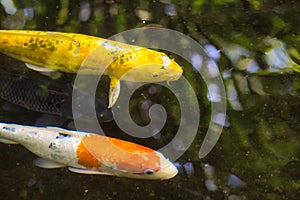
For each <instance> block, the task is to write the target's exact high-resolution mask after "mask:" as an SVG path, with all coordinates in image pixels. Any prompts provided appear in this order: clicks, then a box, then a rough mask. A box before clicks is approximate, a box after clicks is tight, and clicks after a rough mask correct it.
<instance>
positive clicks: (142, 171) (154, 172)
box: [77, 134, 178, 180]
mask: <svg viewBox="0 0 300 200" xmlns="http://www.w3.org/2000/svg"><path fill="white" fill-rule="evenodd" d="M79 146H80V148H78V149H79V150H78V152H77V153H78V159H79V164H81V165H82V166H85V167H87V168H89V169H93V170H98V171H100V172H105V173H110V174H111V175H114V176H119V177H127V178H136V179H152V180H166V179H170V178H173V177H174V176H176V175H177V173H178V170H177V168H176V167H175V166H174V165H173V163H172V162H171V161H169V160H168V159H167V158H165V157H164V155H163V154H162V153H160V152H158V151H155V150H153V149H150V148H148V147H145V146H142V145H139V144H136V143H132V142H128V141H124V140H120V139H116V138H110V137H106V136H100V135H96V134H91V135H88V136H86V137H84V138H83V139H82V142H81V145H79Z"/></svg>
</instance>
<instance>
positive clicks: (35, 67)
mask: <svg viewBox="0 0 300 200" xmlns="http://www.w3.org/2000/svg"><path fill="white" fill-rule="evenodd" d="M25 65H26V67H27V68H29V69H31V70H34V71H38V72H54V71H56V70H55V69H50V68H46V67H41V66H36V65H33V64H29V63H25Z"/></svg>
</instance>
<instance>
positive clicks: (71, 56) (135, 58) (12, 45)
mask: <svg viewBox="0 0 300 200" xmlns="http://www.w3.org/2000/svg"><path fill="white" fill-rule="evenodd" d="M0 52H1V53H3V54H6V55H8V56H11V57H13V58H15V59H18V60H21V61H23V62H25V63H28V64H29V65H28V66H30V67H31V68H35V69H37V68H38V67H44V68H48V69H53V70H60V71H63V72H70V73H77V72H78V70H79V68H80V72H82V73H85V74H99V73H100V72H103V74H105V75H108V76H109V77H110V91H109V107H112V106H113V105H114V103H115V102H116V100H117V98H118V96H119V92H120V80H126V81H134V82H160V81H175V80H178V79H179V78H180V77H181V75H182V69H181V67H180V66H179V65H178V64H177V63H176V62H175V61H174V60H173V59H170V58H169V57H168V56H167V55H166V54H164V53H162V52H158V51H154V50H150V49H147V48H143V47H139V46H134V45H129V44H125V43H120V42H116V41H112V40H107V39H103V38H99V37H94V36H89V35H83V34H75V33H62V32H46V31H26V30H0ZM38 69H40V68H38Z"/></svg>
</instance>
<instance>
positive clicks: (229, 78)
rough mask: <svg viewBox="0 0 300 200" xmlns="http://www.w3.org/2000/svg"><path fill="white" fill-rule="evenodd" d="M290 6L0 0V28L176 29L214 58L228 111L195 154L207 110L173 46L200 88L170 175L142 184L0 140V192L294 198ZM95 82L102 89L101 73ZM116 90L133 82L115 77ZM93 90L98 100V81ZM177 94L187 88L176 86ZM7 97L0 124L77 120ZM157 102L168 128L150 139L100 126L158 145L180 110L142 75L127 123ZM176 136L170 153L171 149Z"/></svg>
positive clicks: (295, 111) (297, 50) (295, 101)
mask: <svg viewBox="0 0 300 200" xmlns="http://www.w3.org/2000/svg"><path fill="white" fill-rule="evenodd" d="M299 15H300V3H299V2H297V1H271V0H267V1H263V3H262V2H260V1H254V0H249V1H242V0H241V1H237V0H236V1H235V0H230V1H229V0H228V1H208V2H204V1H200V0H194V1H182V2H181V3H179V2H177V1H143V0H140V1H129V0H124V1H122V0H120V1H110V0H106V1H105V0H94V1H79V0H62V1H58V0H55V1H25V0H24V1H23V0H21V1H11V0H6V1H1V6H0V27H1V29H22V30H23V29H34V30H45V31H61V32H73V33H83V34H89V35H94V36H99V37H103V38H106V37H110V36H112V35H114V34H117V33H119V32H122V31H125V30H129V29H133V28H137V27H145V26H150V27H164V28H169V29H172V30H176V31H179V32H182V33H183V34H186V35H188V36H190V37H191V38H193V39H194V40H196V41H197V42H198V43H199V44H201V45H202V46H203V47H204V48H205V49H206V51H207V53H208V54H209V55H210V56H211V59H212V60H215V61H216V63H217V66H218V68H219V70H220V73H221V75H222V79H223V82H224V85H225V88H226V93H227V97H222V98H225V99H226V100H227V113H226V123H225V125H224V128H223V131H222V134H221V137H220V139H219V140H218V143H217V144H216V146H215V147H214V149H213V150H212V151H211V152H210V153H209V154H208V155H207V156H206V157H204V158H202V159H200V158H199V156H198V153H199V149H200V146H201V144H202V141H203V138H204V136H205V133H206V132H207V129H208V125H209V121H210V116H211V115H210V114H211V113H210V112H211V99H210V98H208V96H207V87H208V86H207V85H206V84H205V82H204V81H203V79H202V77H201V76H200V75H199V74H198V73H196V70H195V68H193V66H192V65H191V64H189V63H187V62H186V61H184V60H183V59H182V58H180V57H179V56H176V55H172V56H174V57H175V59H176V61H177V62H178V63H179V64H180V65H181V66H183V70H184V74H183V75H184V77H186V79H187V80H188V81H189V82H190V84H191V85H192V87H193V89H194V91H195V93H196V95H197V98H198V102H199V107H200V116H201V120H200V126H199V129H198V132H197V136H196V138H195V139H194V140H193V143H192V145H191V146H190V147H189V148H188V150H187V151H185V153H184V154H183V155H182V156H181V157H180V158H179V159H178V160H176V165H177V166H178V168H179V174H178V175H177V176H176V177H175V178H173V179H171V180H167V181H147V180H133V179H126V178H118V177H107V176H96V175H81V174H75V173H72V172H69V171H68V170H67V169H66V168H63V169H51V170H50V169H41V168H38V167H36V166H34V165H33V163H32V160H33V159H35V158H36V156H35V155H33V154H32V153H30V152H28V151H27V150H26V149H25V148H23V147H22V146H19V145H6V144H2V143H1V144H0V152H1V153H0V160H1V162H0V177H1V178H0V199H3V200H4V199H74V200H75V199H125V198H126V199H144V200H146V199H162V200H164V199H165V200H167V199H206V200H208V199H230V200H236V199H276V200H277V199H278V200H279V199H298V198H299V196H300V188H299V186H300V174H299V169H300V161H299V155H300V148H299V142H300V138H299V132H300V126H299V122H300V115H299V113H300V74H299V72H300V66H299V65H300V39H299V38H300V16H299ZM194 64H195V63H194ZM194 66H195V65H194ZM0 69H1V70H0V72H1V71H5V72H8V73H12V74H16V75H20V76H23V77H24V76H26V77H32V78H41V75H40V74H39V73H38V72H33V71H31V70H29V69H27V68H26V67H25V65H24V64H23V63H22V62H19V61H16V60H14V59H12V58H9V57H7V56H4V55H2V54H1V55H0ZM1 76H2V75H0V77H1ZM74 78H75V75H73V74H65V73H60V72H55V73H52V74H51V75H50V76H44V77H43V79H47V81H50V82H53V84H54V83H60V84H62V83H63V84H71V83H72V82H73V81H74ZM103 81H104V82H103V84H104V85H106V87H107V84H108V80H107V79H105V80H103ZM122 87H123V88H124V87H130V84H126V83H122ZM0 88H1V86H0ZM6 89H9V88H6ZM97 95H98V97H100V98H101V99H103V101H106V100H107V88H106V89H104V90H101V91H97ZM183 95H187V96H188V95H189V94H188V92H187V91H184V92H183ZM6 100H7V99H6ZM6 100H5V99H3V97H2V98H0V122H11V123H18V124H30V125H56V126H62V127H65V128H74V124H73V123H72V117H69V116H67V117H66V116H57V115H51V113H43V112H36V111H34V110H32V109H31V108H24V107H22V106H20V105H19V106H18V105H15V104H14V102H10V101H9V100H8V101H6ZM154 103H160V104H162V105H163V106H164V108H165V109H166V111H167V114H168V119H167V121H166V124H165V126H164V127H163V129H162V130H160V134H158V135H155V136H154V137H151V138H147V139H141V138H135V137H132V136H129V135H127V134H126V133H124V132H122V131H121V130H120V129H119V128H118V127H117V125H116V124H115V123H114V122H101V125H102V126H103V127H102V128H103V129H104V131H105V133H106V134H107V135H110V136H113V137H117V138H121V139H124V140H130V141H133V142H136V143H139V144H143V145H146V146H150V147H152V148H155V149H159V148H161V147H163V146H164V145H166V144H167V143H168V142H169V141H170V140H171V139H172V138H173V137H174V136H175V135H176V132H177V130H178V127H179V126H180V109H179V104H178V101H177V100H176V97H175V95H174V94H172V91H169V90H168V89H166V88H164V87H162V86H160V85H157V84H146V85H145V86H143V87H141V88H139V90H137V91H136V92H135V93H134V95H133V96H132V98H131V102H130V111H131V116H132V118H133V120H134V122H136V123H137V124H139V125H146V124H147V123H149V122H150V118H149V115H148V110H149V107H150V106H151V105H153V104H154ZM191 112H192V111H191ZM124 120H125V121H126V120H128V119H124ZM100 121H101V120H100ZM88 128H89V127H87V129H88ZM178 142H179V143H178V144H175V147H174V149H175V150H176V149H177V150H178V149H179V150H180V141H178ZM179 150H178V151H179Z"/></svg>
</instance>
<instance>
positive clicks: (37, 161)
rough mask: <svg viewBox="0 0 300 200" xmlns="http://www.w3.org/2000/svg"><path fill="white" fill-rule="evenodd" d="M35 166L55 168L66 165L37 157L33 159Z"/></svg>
mask: <svg viewBox="0 0 300 200" xmlns="http://www.w3.org/2000/svg"><path fill="white" fill-rule="evenodd" d="M33 163H34V165H35V166H38V167H41V168H46V169H55V168H62V167H66V165H64V164H60V163H57V162H54V161H51V160H45V159H43V158H37V159H35V160H34V161H33Z"/></svg>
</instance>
